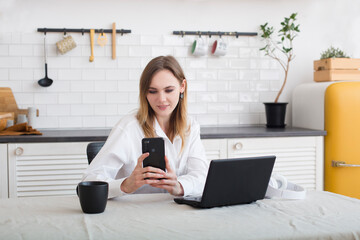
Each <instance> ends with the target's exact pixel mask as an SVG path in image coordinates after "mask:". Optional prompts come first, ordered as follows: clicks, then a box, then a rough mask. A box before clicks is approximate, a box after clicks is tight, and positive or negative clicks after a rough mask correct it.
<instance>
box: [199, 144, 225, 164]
mask: <svg viewBox="0 0 360 240" xmlns="http://www.w3.org/2000/svg"><path fill="white" fill-rule="evenodd" d="M201 142H202V143H203V145H204V148H205V154H206V158H207V160H208V161H211V160H214V159H221V158H226V156H227V140H226V139H203V140H201Z"/></svg>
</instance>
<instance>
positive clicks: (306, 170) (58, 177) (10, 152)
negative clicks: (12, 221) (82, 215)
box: [0, 136, 323, 198]
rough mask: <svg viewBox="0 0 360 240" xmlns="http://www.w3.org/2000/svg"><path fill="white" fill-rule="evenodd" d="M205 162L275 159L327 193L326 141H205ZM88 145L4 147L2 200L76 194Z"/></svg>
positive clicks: (280, 168)
mask: <svg viewBox="0 0 360 240" xmlns="http://www.w3.org/2000/svg"><path fill="white" fill-rule="evenodd" d="M202 142H203V144H204V147H205V151H206V156H207V159H208V160H209V161H210V160H213V159H221V158H235V157H246V156H261V155H276V161H275V166H274V172H278V173H281V174H282V175H284V176H286V177H287V178H288V179H289V180H290V181H292V182H295V183H298V184H301V185H302V186H304V187H306V188H307V189H318V190H322V189H323V137H322V136H315V137H274V138H241V139H233V138H230V139H203V140H202ZM87 144H88V142H59V143H11V144H0V160H1V161H0V187H1V189H0V190H1V191H0V198H6V197H11V198H13V197H28V196H56V195H74V194H76V192H75V188H76V185H77V183H79V181H80V180H81V176H82V174H83V172H84V170H85V169H86V167H87V166H88V162H87V157H86V146H87Z"/></svg>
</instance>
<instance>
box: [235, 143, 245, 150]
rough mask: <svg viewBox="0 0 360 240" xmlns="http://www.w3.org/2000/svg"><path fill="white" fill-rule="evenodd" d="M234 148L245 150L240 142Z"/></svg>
mask: <svg viewBox="0 0 360 240" xmlns="http://www.w3.org/2000/svg"><path fill="white" fill-rule="evenodd" d="M234 147H235V149H236V150H241V149H242V148H243V145H242V143H239V142H238V143H236V144H235V146H234Z"/></svg>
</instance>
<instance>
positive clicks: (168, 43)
mask: <svg viewBox="0 0 360 240" xmlns="http://www.w3.org/2000/svg"><path fill="white" fill-rule="evenodd" d="M70 35H71V36H72V37H73V38H74V40H75V42H76V43H77V47H76V48H75V49H73V50H72V51H70V52H68V53H66V54H64V55H61V54H60V53H58V52H57V49H56V45H55V43H56V42H57V41H59V40H61V39H62V37H63V34H62V33H48V34H47V35H46V48H47V63H48V77H49V78H51V79H53V80H54V83H53V85H52V86H50V87H48V88H43V87H40V86H39V85H38V84H37V81H38V80H39V79H41V78H43V77H44V76H45V72H44V46H43V43H44V37H43V36H44V35H43V34H42V33H37V32H35V33H24V34H22V33H7V34H3V35H1V36H0V86H1V87H10V88H11V89H12V90H13V92H14V95H15V99H16V101H17V104H18V106H19V107H20V108H27V107H30V106H35V107H37V108H38V109H39V111H40V117H39V119H38V125H37V126H36V127H38V128H82V127H84V128H85V127H91V128H92V127H95V128H102V127H112V126H114V124H115V123H116V122H117V121H118V120H119V118H121V117H122V116H123V115H125V114H127V113H128V112H129V111H132V110H134V109H136V108H137V106H138V83H139V78H140V75H141V72H142V69H143V68H144V67H145V66H146V64H147V63H148V62H149V61H150V60H151V59H152V58H154V57H156V56H159V55H173V56H175V57H176V58H177V59H178V61H179V62H180V64H181V65H182V67H183V69H184V71H185V75H186V77H187V80H188V90H189V98H188V103H189V114H190V115H192V116H194V117H195V118H196V119H197V120H198V121H199V122H200V124H201V125H203V126H205V125H214V126H216V125H238V124H243V125H254V124H263V123H264V122H265V116H264V106H263V104H262V103H263V102H264V101H273V100H274V98H275V96H276V93H277V91H278V89H279V87H280V81H279V79H280V77H281V76H280V73H281V71H280V69H279V66H278V64H277V63H276V62H274V61H273V60H271V59H269V58H268V57H264V56H263V54H260V52H259V48H260V47H261V46H262V43H260V41H259V38H258V37H239V38H235V37H223V38H224V40H225V41H226V42H227V43H228V52H227V55H226V56H223V57H214V56H212V55H211V53H210V49H211V45H212V43H213V41H214V40H216V39H218V37H216V36H212V37H211V38H208V37H205V36H203V37H204V38H206V39H207V42H208V44H209V52H208V54H207V55H206V56H202V57H194V56H192V55H191V51H190V49H191V45H192V42H193V41H194V40H195V39H196V37H195V36H185V37H183V38H182V37H181V36H175V35H166V34H165V35H141V34H135V33H134V34H133V33H132V34H125V35H123V36H121V35H120V34H118V35H117V46H116V54H117V58H116V60H113V59H112V58H111V55H112V47H111V34H108V36H107V37H108V43H107V45H105V46H104V47H101V46H99V45H97V44H96V40H97V37H98V34H95V48H94V56H95V60H94V62H89V57H90V39H89V34H85V35H84V36H82V35H81V34H77V33H73V34H70Z"/></svg>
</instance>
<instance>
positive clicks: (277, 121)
mask: <svg viewBox="0 0 360 240" xmlns="http://www.w3.org/2000/svg"><path fill="white" fill-rule="evenodd" d="M264 104H265V113H266V127H268V128H284V127H285V114H286V105H287V104H288V103H274V102H270V103H264Z"/></svg>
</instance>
